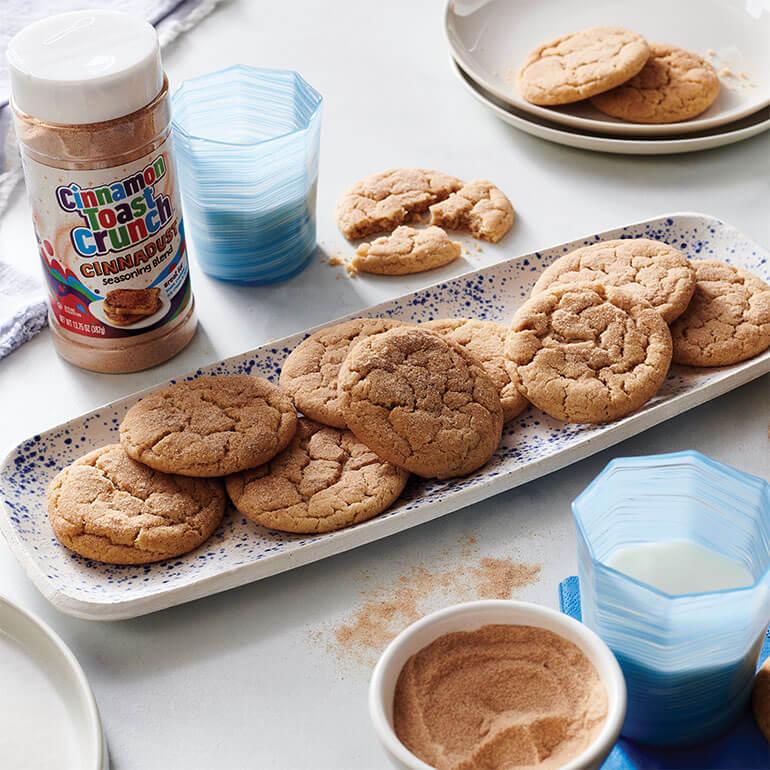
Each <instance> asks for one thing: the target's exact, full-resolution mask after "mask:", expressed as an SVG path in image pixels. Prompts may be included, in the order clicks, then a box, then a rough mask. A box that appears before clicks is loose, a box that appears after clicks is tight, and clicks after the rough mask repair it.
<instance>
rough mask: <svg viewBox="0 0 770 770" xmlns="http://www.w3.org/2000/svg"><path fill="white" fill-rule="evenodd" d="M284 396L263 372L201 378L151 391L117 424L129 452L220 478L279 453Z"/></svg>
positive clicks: (284, 436) (288, 423)
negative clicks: (254, 374) (255, 374)
mask: <svg viewBox="0 0 770 770" xmlns="http://www.w3.org/2000/svg"><path fill="white" fill-rule="evenodd" d="M296 427H297V413H296V411H295V409H294V405H293V404H292V402H291V399H290V398H289V396H288V395H286V394H285V393H283V392H282V391H281V390H280V389H279V388H277V387H276V386H275V385H273V384H272V383H271V382H268V381H267V380H264V379H262V378H261V377H252V376H250V375H246V374H235V375H219V376H213V377H199V378H198V379H196V380H190V381H189V382H177V383H175V384H174V385H169V386H167V387H165V388H161V389H160V390H156V391H154V392H152V393H150V394H149V395H147V396H144V398H142V399H141V401H139V402H138V403H136V404H134V406H132V407H131V408H130V409H129V410H128V412H127V413H126V416H125V417H124V418H123V422H122V423H121V425H120V441H121V443H122V444H123V446H124V447H125V450H126V452H127V453H128V454H129V456H131V457H133V458H134V459H135V460H138V461H139V462H142V463H144V464H145V465H149V466H150V467H151V468H155V470H159V471H164V472H165V473H179V474H181V475H183V476H226V475H227V474H229V473H235V472H236V471H242V470H245V469H246V468H253V467H255V466H257V465H261V464H262V463H265V462H267V461H268V460H270V459H271V458H272V457H273V456H274V455H276V454H278V452H280V451H281V450H282V449H283V448H284V447H285V446H286V445H287V444H288V443H289V441H291V437H292V436H293V435H294V431H295V430H296Z"/></svg>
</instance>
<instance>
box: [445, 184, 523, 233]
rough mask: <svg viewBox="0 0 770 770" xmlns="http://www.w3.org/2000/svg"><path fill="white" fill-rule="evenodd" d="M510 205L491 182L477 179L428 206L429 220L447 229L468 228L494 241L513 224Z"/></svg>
mask: <svg viewBox="0 0 770 770" xmlns="http://www.w3.org/2000/svg"><path fill="white" fill-rule="evenodd" d="M513 217H514V214H513V206H511V202H510V201H509V200H508V198H507V197H506V196H505V194H504V193H503V192H502V191H501V190H499V189H498V188H497V187H495V186H494V185H493V184H492V183H491V182H487V181H486V180H484V179H480V180H478V181H476V182H469V183H468V184H464V185H463V186H462V187H461V188H460V189H459V190H458V191H457V192H454V193H452V194H451V195H450V196H449V197H448V198H446V199H445V200H443V201H440V202H439V203H434V204H433V205H432V206H431V207H430V223H431V224H432V225H439V226H440V227H446V228H447V229H448V230H469V231H470V232H471V234H472V235H474V236H476V238H481V239H482V240H484V241H491V242H492V243H497V242H498V241H499V240H500V239H501V238H502V237H503V236H504V235H505V234H506V233H507V232H508V231H509V230H510V229H511V225H512V224H513Z"/></svg>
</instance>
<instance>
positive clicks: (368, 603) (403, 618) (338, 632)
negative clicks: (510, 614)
mask: <svg viewBox="0 0 770 770" xmlns="http://www.w3.org/2000/svg"><path fill="white" fill-rule="evenodd" d="M476 547H477V545H476V538H475V537H473V536H468V537H466V538H464V539H463V541H462V542H461V550H460V554H459V555H460V559H461V562H462V563H461V564H460V565H458V566H453V567H451V568H445V569H428V568H427V567H425V566H417V567H412V568H411V569H409V570H407V571H406V572H404V573H403V574H402V575H400V576H399V577H398V578H397V580H396V582H395V584H393V585H391V586H389V587H386V588H378V589H374V590H369V591H364V592H362V599H363V601H362V603H361V604H360V605H359V606H358V607H357V608H356V610H355V611H354V612H353V613H352V615H350V616H349V617H348V618H346V620H345V621H344V622H343V623H341V624H340V625H338V626H336V627H335V628H334V629H332V630H331V633H330V634H329V637H328V640H327V646H328V647H329V649H330V651H331V652H333V653H336V654H337V655H338V657H339V658H340V659H341V660H345V661H350V660H353V661H355V662H357V663H359V664H361V665H364V666H372V665H373V664H374V663H375V662H376V660H377V658H378V657H379V655H380V653H381V652H382V650H383V649H384V648H385V647H386V646H387V644H388V642H390V640H391V639H393V638H394V637H395V636H396V635H397V634H398V633H399V632H401V631H403V629H404V628H406V627H407V626H408V625H410V624H411V623H414V622H415V621H416V620H419V619H420V618H421V617H422V616H423V615H426V614H427V613H428V612H431V611H433V610H435V609H438V608H439V607H442V606H448V605H450V604H456V603H457V602H464V601H472V600H473V599H510V598H511V597H512V596H513V594H514V593H515V592H516V590H518V589H520V588H524V587H525V586H528V585H531V584H532V583H534V582H536V581H537V579H538V578H539V576H540V565H537V564H528V563H519V562H516V561H514V560H513V559H511V558H493V557H481V558H479V557H478V556H475V557H474V551H475V550H476ZM312 636H313V638H314V639H315V641H320V640H321V638H322V634H320V633H316V634H313V635H312Z"/></svg>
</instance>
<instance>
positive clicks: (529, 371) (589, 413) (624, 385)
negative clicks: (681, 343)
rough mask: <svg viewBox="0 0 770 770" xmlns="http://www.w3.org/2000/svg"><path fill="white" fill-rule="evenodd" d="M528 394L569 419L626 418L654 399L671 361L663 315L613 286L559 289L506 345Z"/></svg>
mask: <svg viewBox="0 0 770 770" xmlns="http://www.w3.org/2000/svg"><path fill="white" fill-rule="evenodd" d="M505 354H506V358H507V359H508V360H509V361H510V362H511V363H512V364H513V366H511V367H510V368H509V374H510V375H511V379H512V380H513V382H514V383H515V384H516V387H517V388H519V390H520V391H521V392H522V394H523V395H524V396H526V397H527V399H529V401H531V402H532V403H533V404H534V405H535V406H537V407H538V408H540V409H542V410H543V411H544V412H546V413H547V414H549V415H551V417H555V418H556V419H557V420H563V421H565V422H575V423H601V422H610V421H612V420H617V419H619V418H621V417H624V416H625V415H627V414H630V413H631V412H633V411H635V410H636V409H638V408H639V407H641V406H642V405H643V404H644V403H645V402H646V401H647V400H648V399H650V398H651V397H652V396H654V395H655V393H656V392H657V391H658V388H660V386H661V385H662V384H663V381H664V380H665V379H666V373H667V372H668V368H669V365H670V363H671V333H670V332H669V329H668V326H667V324H666V322H665V321H664V320H663V318H662V317H661V315H660V313H658V311H657V310H655V309H654V308H653V307H652V306H651V305H650V304H648V303H647V302H644V301H641V300H638V299H636V298H634V297H633V296H631V295H630V294H628V293H627V292H625V291H623V290H622V289H617V288H615V287H613V286H607V287H605V286H602V285H601V284H598V283H594V284H573V285H563V286H552V287H551V288H550V289H548V290H547V291H544V292H541V293H540V294H537V295H535V296H534V297H531V298H530V299H529V300H527V302H525V303H524V305H522V306H521V307H520V308H519V309H518V311H516V314H515V315H514V317H513V321H512V324H511V330H510V332H509V334H508V340H507V343H506V347H505Z"/></svg>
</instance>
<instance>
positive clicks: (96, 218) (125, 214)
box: [56, 155, 174, 258]
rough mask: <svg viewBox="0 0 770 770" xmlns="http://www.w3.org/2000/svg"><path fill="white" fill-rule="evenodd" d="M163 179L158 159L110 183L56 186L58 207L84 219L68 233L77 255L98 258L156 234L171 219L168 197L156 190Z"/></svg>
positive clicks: (163, 170)
mask: <svg viewBox="0 0 770 770" xmlns="http://www.w3.org/2000/svg"><path fill="white" fill-rule="evenodd" d="M165 176H166V160H165V158H164V156H163V155H158V157H157V158H155V160H153V161H152V162H151V163H150V164H149V165H148V166H145V168H143V169H141V170H140V171H136V172H134V173H132V174H130V175H129V176H127V177H125V178H124V179H120V180H118V181H115V182H112V183H111V184H106V185H103V186H100V187H93V188H87V189H81V188H80V187H79V186H78V185H77V184H75V183H72V184H69V185H66V186H64V185H62V186H59V187H57V188H56V202H57V203H58V205H59V208H61V209H62V210H63V211H67V212H70V213H74V214H78V215H79V216H80V218H81V220H82V222H81V224H79V225H78V226H77V227H73V228H72V230H71V231H70V239H71V241H72V245H73V247H74V249H75V251H76V252H77V253H78V254H80V255H81V256H82V257H86V258H88V257H99V256H103V255H105V254H108V253H110V252H122V251H125V250H126V249H130V248H132V247H134V246H136V245H138V244H140V243H142V242H143V241H145V240H147V239H148V238H151V237H152V236H153V235H155V234H156V233H157V232H158V231H159V230H160V229H161V228H162V227H163V225H165V224H166V223H167V222H168V221H169V220H170V219H171V218H172V217H173V216H174V211H173V207H172V205H171V200H170V199H169V196H168V195H164V194H163V193H156V192H155V184H156V183H157V182H158V181H159V180H161V179H163V177H165Z"/></svg>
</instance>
